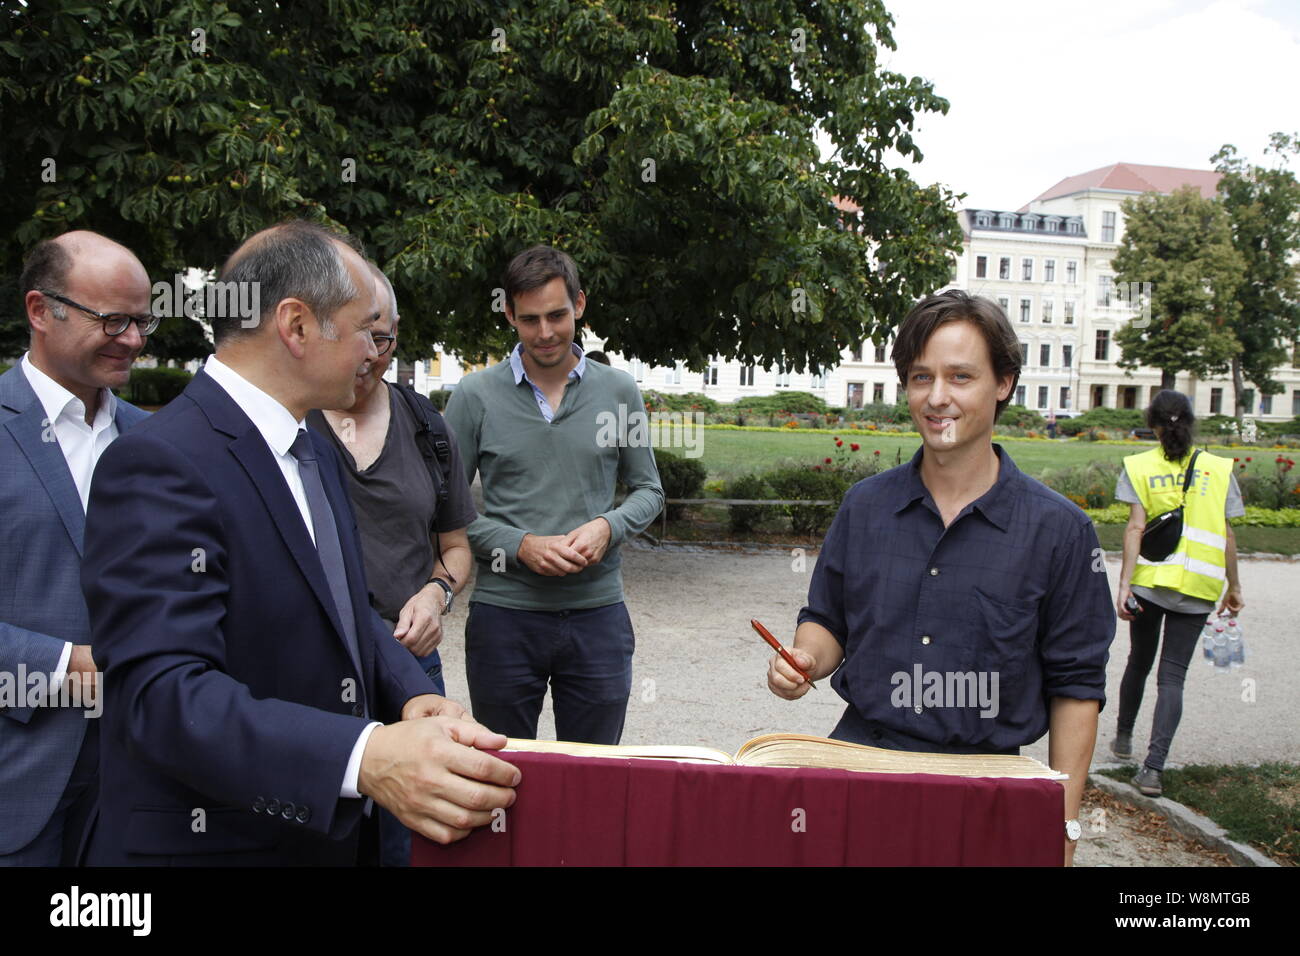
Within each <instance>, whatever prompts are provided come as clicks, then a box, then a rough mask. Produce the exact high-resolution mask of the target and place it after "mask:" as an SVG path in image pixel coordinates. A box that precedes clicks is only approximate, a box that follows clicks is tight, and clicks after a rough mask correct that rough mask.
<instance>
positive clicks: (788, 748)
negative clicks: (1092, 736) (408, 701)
mask: <svg viewBox="0 0 1300 956" xmlns="http://www.w3.org/2000/svg"><path fill="white" fill-rule="evenodd" d="M505 749H506V750H518V751H524V752H527V753H548V754H568V755H570V756H572V757H632V758H638V759H651V760H676V761H680V762H683V763H711V764H735V765H738V766H745V767H818V768H829V769H834V770H858V771H862V772H864V773H941V774H951V775H954V776H958V777H1038V778H1041V779H1044V780H1065V779H1066V777H1067V775H1066V774H1063V773H1058V772H1057V771H1055V770H1053V769H1052V768H1051V767H1049V766H1047V765H1046V764H1044V763H1040V762H1039V761H1037V760H1035V759H1034V758H1033V757H1020V756H1010V755H1007V754H931V753H909V752H906V751H902V750H883V749H881V748H879V747H866V746H863V745H862V744H851V743H847V742H845V741H843V740H828V739H827V738H825V737H811V736H808V735H807V734H764V735H763V736H761V737H755V738H754V739H753V740H750V741H748V742H747V743H746V744H745V745H744V746H743V747H741V748H740V749H739V750H738V751H736V755H735V756H734V757H733V756H732V755H731V754H728V753H725V752H723V751H721V750H714V749H713V748H712V747H691V746H674V745H672V744H665V745H662V746H638V745H627V746H613V747H611V746H607V745H605V744H579V743H570V742H569V741H565V740H518V739H516V738H513V737H512V738H510V740H509V742H508V743H507V744H506V747H505Z"/></svg>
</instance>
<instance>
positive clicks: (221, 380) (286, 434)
mask: <svg viewBox="0 0 1300 956" xmlns="http://www.w3.org/2000/svg"><path fill="white" fill-rule="evenodd" d="M203 371H205V372H206V373H207V374H208V376H209V377H210V378H211V379H212V380H213V381H214V382H216V383H217V384H218V385H220V386H221V388H222V389H223V390H224V391H225V393H226V394H227V395H229V396H230V397H231V399H232V400H233V401H234V403H235V404H236V405H238V406H239V407H240V410H242V411H243V413H244V414H245V415H247V416H248V417H249V418H250V419H251V420H252V422H253V424H254V425H255V426H257V430H258V431H259V432H261V433H262V437H263V438H264V439H265V440H266V444H267V447H269V448H270V449H271V454H272V455H274V456H275V461H276V464H278V465H279V466H280V472H281V473H282V474H283V475H284V480H285V483H286V484H287V485H288V486H289V493H290V494H292V495H293V500H294V503H295V504H296V505H297V506H298V511H299V512H300V513H301V514H302V520H303V523H304V524H305V525H306V526H307V533H308V534H310V535H311V540H312V543H313V544H315V542H316V530H315V528H314V527H313V526H312V522H311V508H310V507H309V506H308V504H307V492H306V491H305V490H304V489H303V486H302V476H301V475H300V474H299V473H298V459H297V458H294V457H293V455H291V454H289V449H290V448H292V447H293V443H294V439H296V438H297V437H298V431H299V429H303V428H306V427H307V423H306V422H305V421H294V418H293V415H292V414H290V412H289V410H288V409H287V408H285V407H284V406H283V405H281V404H280V403H279V402H278V401H276V400H275V399H274V398H272V397H271V396H270V395H268V394H266V392H264V391H262V390H261V389H260V388H258V387H257V386H256V385H254V384H253V383H252V382H250V381H249V380H248V379H246V378H244V377H243V376H242V375H240V374H239V373H238V372H236V371H235V370H234V369H232V368H231V367H230V366H228V365H223V364H222V363H221V361H220V359H218V358H217V357H216V356H215V355H212V356H209V357H208V360H207V361H206V362H204V363H203ZM382 726H383V725H382V724H381V723H379V722H378V721H375V722H373V723H371V724H369V725H367V726H366V728H365V729H364V730H363V731H361V736H360V737H358V738H357V742H356V743H355V744H354V745H353V747H352V756H351V757H349V758H348V766H347V770H346V771H345V772H344V774H343V785H342V787H340V788H339V795H340V796H343V797H350V798H352V799H357V798H359V797H360V796H361V794H360V793H359V792H358V791H357V777H358V776H360V773H361V755H362V754H363V753H364V752H365V749H366V742H367V741H368V740H369V739H370V735H371V734H372V733H374V731H375V728H376V727H382ZM369 806H370V802H369V800H367V801H366V807H367V810H369Z"/></svg>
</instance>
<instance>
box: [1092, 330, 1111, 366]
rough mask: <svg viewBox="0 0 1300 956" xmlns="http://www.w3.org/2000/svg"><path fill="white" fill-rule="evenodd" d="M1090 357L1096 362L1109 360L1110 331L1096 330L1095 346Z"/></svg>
mask: <svg viewBox="0 0 1300 956" xmlns="http://www.w3.org/2000/svg"><path fill="white" fill-rule="evenodd" d="M1092 357H1093V358H1095V359H1096V360H1097V361H1098V362H1107V361H1110V333H1109V332H1108V331H1106V330H1105V329H1098V330H1097V347H1096V349H1095V350H1094V352H1093V356H1092Z"/></svg>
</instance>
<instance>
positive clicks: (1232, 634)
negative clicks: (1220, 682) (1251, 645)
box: [1227, 617, 1246, 670]
mask: <svg viewBox="0 0 1300 956" xmlns="http://www.w3.org/2000/svg"><path fill="white" fill-rule="evenodd" d="M1227 635H1228V660H1229V661H1230V662H1231V664H1232V669H1233V670H1236V669H1237V668H1239V667H1241V666H1242V664H1244V663H1246V640H1245V637H1246V635H1245V632H1244V631H1243V630H1242V628H1241V625H1240V624H1238V623H1237V619H1236V618H1235V617H1230V618H1228V630H1227Z"/></svg>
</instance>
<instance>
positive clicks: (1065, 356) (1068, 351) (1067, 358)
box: [1061, 345, 1074, 368]
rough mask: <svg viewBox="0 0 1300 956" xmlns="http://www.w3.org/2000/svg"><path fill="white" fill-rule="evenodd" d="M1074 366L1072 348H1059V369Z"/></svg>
mask: <svg viewBox="0 0 1300 956" xmlns="http://www.w3.org/2000/svg"><path fill="white" fill-rule="evenodd" d="M1073 364H1074V346H1073V345H1062V346H1061V368H1070V367H1071V366H1072V365H1073Z"/></svg>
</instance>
